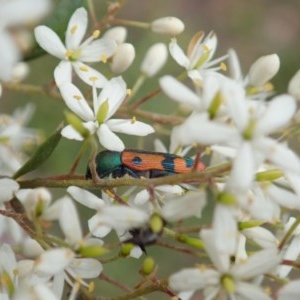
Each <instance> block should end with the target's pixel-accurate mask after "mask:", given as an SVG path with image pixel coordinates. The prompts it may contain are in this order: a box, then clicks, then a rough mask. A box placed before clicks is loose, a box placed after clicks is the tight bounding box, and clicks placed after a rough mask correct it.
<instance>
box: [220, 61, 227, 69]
mask: <svg viewBox="0 0 300 300" xmlns="http://www.w3.org/2000/svg"><path fill="white" fill-rule="evenodd" d="M220 68H221V70H222V71H227V65H226V64H225V63H224V62H221V63H220Z"/></svg>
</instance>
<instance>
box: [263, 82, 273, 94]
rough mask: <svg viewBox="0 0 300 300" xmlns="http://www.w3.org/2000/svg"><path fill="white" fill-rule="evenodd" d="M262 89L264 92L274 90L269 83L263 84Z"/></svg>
mask: <svg viewBox="0 0 300 300" xmlns="http://www.w3.org/2000/svg"><path fill="white" fill-rule="evenodd" d="M263 87H264V90H265V91H266V92H272V91H273V90H274V86H273V84H272V83H271V82H267V83H265V84H264V85H263Z"/></svg>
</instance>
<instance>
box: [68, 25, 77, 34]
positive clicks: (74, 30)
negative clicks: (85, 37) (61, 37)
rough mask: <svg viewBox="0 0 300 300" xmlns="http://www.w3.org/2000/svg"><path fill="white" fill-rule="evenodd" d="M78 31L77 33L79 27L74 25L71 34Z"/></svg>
mask: <svg viewBox="0 0 300 300" xmlns="http://www.w3.org/2000/svg"><path fill="white" fill-rule="evenodd" d="M76 31H77V25H74V26H73V27H72V28H71V29H70V32H71V33H72V34H74V33H75V32H76Z"/></svg>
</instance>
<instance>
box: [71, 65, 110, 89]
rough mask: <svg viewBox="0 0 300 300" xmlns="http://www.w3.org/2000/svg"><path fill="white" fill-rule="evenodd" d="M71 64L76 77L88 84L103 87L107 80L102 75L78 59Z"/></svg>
mask: <svg viewBox="0 0 300 300" xmlns="http://www.w3.org/2000/svg"><path fill="white" fill-rule="evenodd" d="M72 66H73V68H74V70H75V72H76V74H77V75H78V77H79V78H80V79H81V80H82V81H84V82H85V83H86V84H88V85H90V86H93V85H95V87H97V88H103V86H104V85H105V83H106V82H107V79H106V77H105V76H104V75H102V74H101V73H100V72H98V71H97V70H95V69H93V68H92V67H90V66H88V65H86V64H84V63H82V62H80V61H75V62H73V63H72Z"/></svg>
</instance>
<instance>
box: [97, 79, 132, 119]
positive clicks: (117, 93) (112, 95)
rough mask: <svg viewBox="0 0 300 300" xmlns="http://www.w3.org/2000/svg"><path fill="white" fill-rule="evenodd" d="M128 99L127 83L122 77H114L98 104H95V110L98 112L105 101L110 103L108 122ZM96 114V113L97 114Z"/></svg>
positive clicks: (105, 88)
mask: <svg viewBox="0 0 300 300" xmlns="http://www.w3.org/2000/svg"><path fill="white" fill-rule="evenodd" d="M125 97H126V82H125V81H124V80H123V79H122V77H121V76H119V77H114V78H112V79H111V80H109V81H108V82H107V83H106V84H105V86H104V87H103V90H102V91H101V93H100V95H99V97H98V99H97V103H95V104H94V110H96V112H97V111H98V108H99V107H100V105H101V104H102V103H103V102H104V101H108V105H109V107H108V112H107V116H106V120H107V119H109V118H110V117H111V116H112V115H113V114H114V113H115V112H116V110H117V109H118V108H119V106H120V105H121V103H122V102H123V101H124V99H125ZM96 112H95V113H96Z"/></svg>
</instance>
